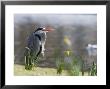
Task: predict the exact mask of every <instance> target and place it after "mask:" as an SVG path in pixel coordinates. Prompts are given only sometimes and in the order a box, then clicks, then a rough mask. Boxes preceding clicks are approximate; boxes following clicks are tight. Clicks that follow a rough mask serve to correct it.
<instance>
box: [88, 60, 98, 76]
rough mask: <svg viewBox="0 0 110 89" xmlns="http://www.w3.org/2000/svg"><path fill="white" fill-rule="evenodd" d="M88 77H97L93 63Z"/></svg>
mask: <svg viewBox="0 0 110 89" xmlns="http://www.w3.org/2000/svg"><path fill="white" fill-rule="evenodd" d="M90 75H91V76H96V75H97V65H96V63H95V62H93V64H92V67H91V69H90Z"/></svg>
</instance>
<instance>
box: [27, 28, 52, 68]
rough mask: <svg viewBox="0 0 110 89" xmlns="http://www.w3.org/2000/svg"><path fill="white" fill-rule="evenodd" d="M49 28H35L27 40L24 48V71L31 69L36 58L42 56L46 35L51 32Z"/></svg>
mask: <svg viewBox="0 0 110 89" xmlns="http://www.w3.org/2000/svg"><path fill="white" fill-rule="evenodd" d="M52 30H53V28H51V27H46V28H43V27H40V28H37V29H36V30H35V31H34V32H33V33H32V34H31V35H30V36H29V37H28V40H27V46H26V47H25V49H26V50H25V69H28V70H29V69H32V65H33V64H34V60H35V59H37V58H38V56H39V55H40V54H42V55H43V56H44V51H45V48H44V46H45V41H46V38H47V36H46V33H47V32H49V31H52Z"/></svg>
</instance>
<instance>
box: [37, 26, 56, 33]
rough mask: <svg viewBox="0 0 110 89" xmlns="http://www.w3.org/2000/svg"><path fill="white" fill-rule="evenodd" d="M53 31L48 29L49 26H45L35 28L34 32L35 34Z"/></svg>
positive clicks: (50, 28)
mask: <svg viewBox="0 0 110 89" xmlns="http://www.w3.org/2000/svg"><path fill="white" fill-rule="evenodd" d="M53 30H54V29H53V28H52V27H50V26H47V27H39V28H37V30H36V31H35V32H38V31H39V32H45V33H46V32H51V31H53Z"/></svg>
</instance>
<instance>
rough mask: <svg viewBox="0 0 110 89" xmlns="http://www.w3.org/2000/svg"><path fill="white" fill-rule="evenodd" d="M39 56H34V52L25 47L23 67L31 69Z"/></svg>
mask: <svg viewBox="0 0 110 89" xmlns="http://www.w3.org/2000/svg"><path fill="white" fill-rule="evenodd" d="M38 60H39V57H36V55H35V54H32V53H31V51H30V49H29V48H28V47H26V50H25V69H26V70H32V68H33V67H34V66H35V64H37V62H38Z"/></svg>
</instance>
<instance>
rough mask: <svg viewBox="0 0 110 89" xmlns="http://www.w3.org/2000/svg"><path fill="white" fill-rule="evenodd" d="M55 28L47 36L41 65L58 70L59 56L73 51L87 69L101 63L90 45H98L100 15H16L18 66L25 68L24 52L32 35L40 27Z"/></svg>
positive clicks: (15, 59)
mask: <svg viewBox="0 0 110 89" xmlns="http://www.w3.org/2000/svg"><path fill="white" fill-rule="evenodd" d="M45 26H51V27H53V28H54V29H55V30H54V31H52V32H49V33H47V39H46V44H45V49H46V50H45V57H44V58H43V60H42V61H41V62H39V66H41V67H55V55H56V53H57V55H60V56H62V57H63V56H64V55H65V53H64V52H65V51H66V52H67V51H71V52H72V53H73V54H74V55H75V56H77V57H79V58H81V60H83V61H84V64H85V69H86V68H88V67H89V66H91V65H92V63H93V61H95V62H97V51H96V50H93V51H92V52H91V51H90V50H89V48H88V47H89V46H91V45H95V46H96V45H97V15H96V14H15V15H14V56H15V57H14V63H15V64H20V65H24V51H25V47H26V44H27V38H28V36H29V35H30V34H31V33H32V32H33V31H34V30H35V29H36V28H38V27H45Z"/></svg>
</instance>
